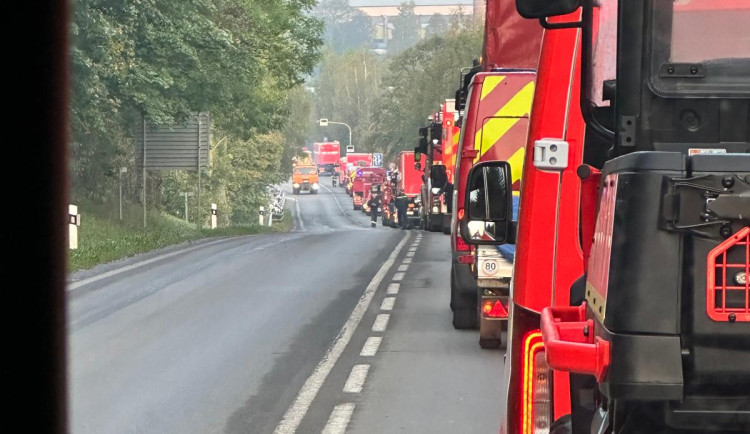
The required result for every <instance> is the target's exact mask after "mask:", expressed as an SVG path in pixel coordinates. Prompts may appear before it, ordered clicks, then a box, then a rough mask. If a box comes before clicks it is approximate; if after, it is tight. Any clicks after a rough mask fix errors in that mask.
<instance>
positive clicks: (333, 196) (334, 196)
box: [323, 185, 346, 214]
mask: <svg viewBox="0 0 750 434" xmlns="http://www.w3.org/2000/svg"><path fill="white" fill-rule="evenodd" d="M323 188H325V189H326V190H328V192H329V193H331V197H332V198H333V200H335V201H336V205H338V206H339V209H340V210H341V214H346V213H345V212H344V207H342V206H341V202H339V199H338V198H337V197H336V195H335V194H333V190H331V189H330V188H328V187H326V186H325V185H323Z"/></svg>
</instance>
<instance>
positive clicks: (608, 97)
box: [461, 0, 750, 434]
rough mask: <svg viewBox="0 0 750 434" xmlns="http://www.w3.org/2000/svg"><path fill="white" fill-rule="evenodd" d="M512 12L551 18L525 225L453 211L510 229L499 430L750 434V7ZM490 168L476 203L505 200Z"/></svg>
mask: <svg viewBox="0 0 750 434" xmlns="http://www.w3.org/2000/svg"><path fill="white" fill-rule="evenodd" d="M516 4H517V7H518V11H519V12H520V13H521V14H522V15H523V16H526V17H528V18H534V19H539V20H540V21H541V24H542V25H543V26H544V27H545V29H546V30H545V36H544V42H543V45H542V56H541V60H540V67H539V77H538V80H537V83H538V86H537V95H536V96H535V101H534V106H533V108H532V121H531V131H530V137H529V142H528V145H527V158H526V161H525V165H524V175H523V177H524V178H523V183H522V188H521V209H520V217H519V221H518V224H517V233H516V231H515V230H514V228H513V225H512V222H511V219H510V218H509V217H508V213H507V211H506V212H501V211H502V209H498V210H494V211H492V210H488V209H487V208H486V207H485V208H484V209H485V213H484V214H481V213H479V212H477V213H468V214H469V215H467V216H466V218H465V219H464V220H462V222H461V225H462V227H465V228H467V229H466V231H465V232H464V231H462V234H464V236H465V237H466V241H467V242H472V243H475V244H482V243H485V242H486V243H497V242H498V240H500V239H509V238H513V235H514V234H516V237H515V238H516V242H517V252H516V260H515V265H514V275H513V297H512V299H511V302H510V310H511V312H510V316H511V319H510V322H511V325H510V330H511V333H510V343H509V349H508V361H507V363H506V381H507V389H506V395H507V407H506V408H505V409H504V417H503V419H502V420H503V426H502V429H501V432H507V433H516V432H522V433H532V432H553V433H570V432H572V433H592V432H596V433H630V432H638V433H641V432H654V433H670V434H671V433H685V432H688V433H690V432H700V433H703V432H715V433H719V432H721V433H724V432H749V431H750V345H749V344H748V342H750V304H749V302H748V300H749V299H750V286H749V285H748V280H747V274H748V271H749V270H750V261H749V259H748V258H749V257H750V248H749V247H748V246H750V217H749V216H750V43H749V41H748V39H747V38H748V37H747V32H746V31H745V30H744V29H745V26H744V24H743V23H746V22H748V20H749V19H750V2H748V1H746V0H627V1H625V0H620V1H617V0H600V1H596V2H595V1H592V0H583V1H578V0H544V1H542V0H516ZM565 65H568V68H565ZM562 71H570V74H568V73H567V72H565V73H563V72H562ZM584 138H585V146H584ZM480 166H481V165H480ZM480 166H477V167H475V168H474V169H473V170H472V172H471V173H470V174H469V179H470V181H469V185H470V186H471V185H479V184H477V183H476V182H474V181H472V178H473V177H479V176H484V178H485V179H488V177H489V176H490V174H491V175H492V176H494V177H495V179H504V180H506V181H505V183H503V182H495V183H494V184H493V185H495V188H493V189H490V190H488V189H478V191H477V192H476V194H475V195H474V196H475V197H472V196H470V195H468V194H467V197H466V199H465V200H466V204H467V205H466V207H467V209H471V208H472V207H474V208H477V209H481V208H482V207H481V206H477V205H476V204H479V203H481V202H478V199H477V198H481V197H489V198H491V199H492V200H490V202H496V203H497V202H499V203H500V204H505V205H504V206H505V207H506V208H503V209H507V206H508V205H507V204H508V203H509V202H508V201H509V198H510V192H509V191H508V189H507V179H508V177H509V176H510V175H509V173H510V167H509V165H507V164H504V163H487V164H486V165H485V166H484V167H480ZM472 182H474V184H472ZM472 200H473V201H474V202H472ZM474 216H476V217H474ZM472 227H474V228H478V227H479V228H480V229H481V227H483V228H484V231H481V230H476V231H472ZM488 233H489V234H488ZM488 238H489V239H488ZM532 264H533V265H535V268H534V269H533V273H532V271H531V269H530V268H529V267H528V266H529V265H532Z"/></svg>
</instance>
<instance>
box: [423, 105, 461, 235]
mask: <svg viewBox="0 0 750 434" xmlns="http://www.w3.org/2000/svg"><path fill="white" fill-rule="evenodd" d="M455 109H456V105H455V100H454V99H448V100H445V102H444V103H443V104H441V105H440V111H438V112H435V113H433V114H432V115H430V117H429V120H430V124H429V125H428V126H426V127H423V128H420V130H419V135H420V139H419V146H417V147H416V148H415V149H414V152H415V155H416V157H415V159H416V162H417V163H419V164H415V166H417V167H418V168H420V169H421V170H422V171H423V172H424V177H423V178H422V179H423V183H422V188H421V199H422V203H423V204H424V206H423V207H422V216H421V217H422V226H423V227H424V228H425V229H427V230H429V231H433V232H439V231H443V233H446V234H447V233H450V221H451V210H452V207H453V203H452V198H453V197H452V194H451V190H452V188H453V181H454V180H453V172H454V168H455V164H456V157H455V155H456V149H457V147H458V139H459V128H458V127H457V126H456V118H457V117H458V116H457V115H458V113H457V112H456V111H455ZM422 156H424V164H422V160H423V158H422ZM448 195H450V197H448Z"/></svg>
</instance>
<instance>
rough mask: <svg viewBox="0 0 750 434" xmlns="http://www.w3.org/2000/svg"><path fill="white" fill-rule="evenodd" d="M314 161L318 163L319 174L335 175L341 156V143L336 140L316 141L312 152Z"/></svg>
mask: <svg viewBox="0 0 750 434" xmlns="http://www.w3.org/2000/svg"><path fill="white" fill-rule="evenodd" d="M312 158H313V162H314V163H315V164H317V165H318V173H319V174H328V175H331V176H333V174H334V172H335V170H336V166H337V165H338V164H339V159H340V158H341V144H340V143H339V142H338V141H334V142H315V143H313V152H312Z"/></svg>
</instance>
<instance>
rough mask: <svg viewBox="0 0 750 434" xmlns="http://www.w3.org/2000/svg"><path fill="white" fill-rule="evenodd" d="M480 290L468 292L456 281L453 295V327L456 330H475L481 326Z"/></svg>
mask: <svg viewBox="0 0 750 434" xmlns="http://www.w3.org/2000/svg"><path fill="white" fill-rule="evenodd" d="M478 297H479V291H474V292H472V293H466V292H463V291H461V287H460V286H459V285H458V282H457V281H456V282H455V297H453V328H454V329H456V330H474V329H478V328H479V308H478V307H477V306H478V303H479V301H478Z"/></svg>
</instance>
